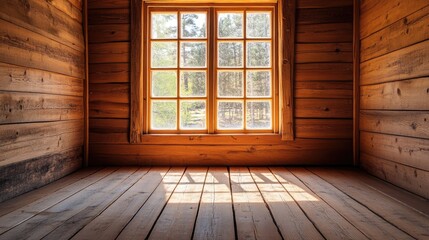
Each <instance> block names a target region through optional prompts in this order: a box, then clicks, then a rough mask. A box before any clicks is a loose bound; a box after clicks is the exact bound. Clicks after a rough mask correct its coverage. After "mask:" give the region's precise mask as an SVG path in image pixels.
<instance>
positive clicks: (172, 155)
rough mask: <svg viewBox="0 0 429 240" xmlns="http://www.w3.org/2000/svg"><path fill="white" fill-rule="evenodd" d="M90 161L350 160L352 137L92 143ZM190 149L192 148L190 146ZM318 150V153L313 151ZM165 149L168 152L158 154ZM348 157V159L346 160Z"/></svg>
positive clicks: (254, 162) (236, 162)
mask: <svg viewBox="0 0 429 240" xmlns="http://www.w3.org/2000/svg"><path fill="white" fill-rule="evenodd" d="M90 147H91V152H90V154H91V157H92V160H93V161H92V165H101V164H111V165H124V164H136V165H169V166H171V165H194V166H195V165H197V166H198V165H199V166H201V165H210V166H212V165H213V166H219V165H222V166H224V165H231V166H233V165H243V159H246V164H249V165H267V164H272V165H282V164H300V165H302V164H326V165H330V164H339V165H344V164H350V161H351V153H352V151H351V149H352V145H351V140H346V139H341V140H330V139H325V140H317V139H296V140H295V141H294V142H291V143H289V144H282V145H247V144H246V145H231V146H228V145H207V146H204V145H173V146H172V145H166V144H164V145H123V144H95V143H93V144H91V146H90ZM190 149H192V150H190ZM313 151H317V157H315V156H314V152H313ZM160 152H168V153H169V154H168V155H166V154H159V153H160ZM345 159H347V160H348V161H345Z"/></svg>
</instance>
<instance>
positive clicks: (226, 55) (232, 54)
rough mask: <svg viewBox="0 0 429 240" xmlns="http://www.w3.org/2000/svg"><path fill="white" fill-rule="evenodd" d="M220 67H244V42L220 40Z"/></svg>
mask: <svg viewBox="0 0 429 240" xmlns="http://www.w3.org/2000/svg"><path fill="white" fill-rule="evenodd" d="M217 56H218V66H219V67H227V68H231V67H243V42H219V44H218V54H217Z"/></svg>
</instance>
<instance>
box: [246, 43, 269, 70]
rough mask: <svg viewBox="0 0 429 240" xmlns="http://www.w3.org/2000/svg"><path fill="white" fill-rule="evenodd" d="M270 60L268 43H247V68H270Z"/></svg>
mask: <svg viewBox="0 0 429 240" xmlns="http://www.w3.org/2000/svg"><path fill="white" fill-rule="evenodd" d="M270 59H271V43H270V42H250V41H249V42H247V62H246V63H247V64H246V65H247V67H270V66H271V63H270Z"/></svg>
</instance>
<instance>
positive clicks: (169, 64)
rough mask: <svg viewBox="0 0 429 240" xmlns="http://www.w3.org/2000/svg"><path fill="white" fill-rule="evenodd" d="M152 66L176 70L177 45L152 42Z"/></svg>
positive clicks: (174, 43)
mask: <svg viewBox="0 0 429 240" xmlns="http://www.w3.org/2000/svg"><path fill="white" fill-rule="evenodd" d="M151 64H152V67H153V68H175V67H176V66H177V43H176V42H152V46H151Z"/></svg>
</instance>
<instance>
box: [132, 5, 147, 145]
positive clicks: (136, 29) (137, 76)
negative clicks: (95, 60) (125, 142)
mask: <svg viewBox="0 0 429 240" xmlns="http://www.w3.org/2000/svg"><path fill="white" fill-rule="evenodd" d="M143 4H144V3H143V1H141V0H131V10H132V11H131V77H130V81H131V97H130V98H131V105H130V108H131V109H130V143H139V142H141V136H142V134H143V49H142V48H143V39H142V35H143V30H142V27H143V19H142V17H143Z"/></svg>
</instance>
